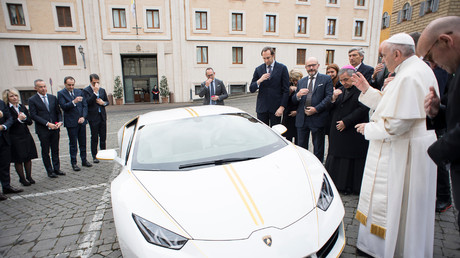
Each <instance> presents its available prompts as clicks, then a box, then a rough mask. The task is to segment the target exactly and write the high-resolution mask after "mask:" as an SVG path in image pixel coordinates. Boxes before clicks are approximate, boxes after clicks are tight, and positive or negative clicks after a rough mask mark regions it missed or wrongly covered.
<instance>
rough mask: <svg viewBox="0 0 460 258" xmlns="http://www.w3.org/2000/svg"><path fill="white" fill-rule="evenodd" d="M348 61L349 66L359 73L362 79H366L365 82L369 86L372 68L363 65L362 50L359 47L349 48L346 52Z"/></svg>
mask: <svg viewBox="0 0 460 258" xmlns="http://www.w3.org/2000/svg"><path fill="white" fill-rule="evenodd" d="M348 60H349V61H350V64H351V65H352V66H353V67H354V68H355V69H356V71H357V72H360V73H361V74H362V75H363V76H364V78H366V80H367V82H369V84H371V80H372V75H373V74H374V68H372V66H368V65H365V64H364V63H363V61H364V50H363V49H362V48H360V47H353V48H351V49H350V50H348Z"/></svg>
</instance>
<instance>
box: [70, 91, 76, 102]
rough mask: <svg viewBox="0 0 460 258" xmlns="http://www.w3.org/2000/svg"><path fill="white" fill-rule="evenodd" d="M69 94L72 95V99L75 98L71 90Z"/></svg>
mask: <svg viewBox="0 0 460 258" xmlns="http://www.w3.org/2000/svg"><path fill="white" fill-rule="evenodd" d="M70 96H71V97H72V100H74V99H75V95H73V91H71V92H70Z"/></svg>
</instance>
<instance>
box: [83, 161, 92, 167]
mask: <svg viewBox="0 0 460 258" xmlns="http://www.w3.org/2000/svg"><path fill="white" fill-rule="evenodd" d="M81 164H82V165H83V166H85V167H89V168H90V167H92V166H93V164H91V163H89V162H88V161H87V160H85V161H82V162H81Z"/></svg>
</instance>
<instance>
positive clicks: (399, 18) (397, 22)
mask: <svg viewBox="0 0 460 258" xmlns="http://www.w3.org/2000/svg"><path fill="white" fill-rule="evenodd" d="M401 21H402V10H400V11H398V20H397V21H396V24H400V23H401Z"/></svg>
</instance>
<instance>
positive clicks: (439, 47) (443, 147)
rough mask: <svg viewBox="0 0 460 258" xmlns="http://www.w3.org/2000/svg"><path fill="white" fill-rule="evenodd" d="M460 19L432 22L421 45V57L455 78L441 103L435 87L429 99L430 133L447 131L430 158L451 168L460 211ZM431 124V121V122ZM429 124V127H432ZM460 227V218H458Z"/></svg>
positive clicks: (432, 88)
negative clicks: (434, 130)
mask: <svg viewBox="0 0 460 258" xmlns="http://www.w3.org/2000/svg"><path fill="white" fill-rule="evenodd" d="M458 24H460V17H458V16H447V17H442V18H439V19H436V20H434V21H432V22H431V23H430V24H428V26H427V27H426V28H425V30H423V32H422V35H421V36H420V39H419V41H418V44H417V54H418V55H420V56H423V57H424V59H426V60H428V61H430V62H434V63H435V64H436V65H437V66H440V67H442V68H443V69H445V70H446V71H447V72H448V73H450V74H455V76H454V77H453V78H452V79H451V80H450V83H449V85H448V86H447V88H446V91H445V93H444V99H443V100H445V102H444V103H441V100H440V98H439V97H438V96H437V94H436V91H435V89H434V87H430V93H429V94H428V95H427V96H426V98H425V103H424V104H425V111H426V113H427V115H428V118H429V121H427V124H428V126H429V127H431V128H429V129H432V128H435V129H440V128H446V132H445V133H444V135H443V136H442V137H441V138H439V139H438V140H437V141H436V142H435V143H433V144H432V145H431V146H430V147H429V148H428V154H429V155H430V157H431V159H433V161H434V162H435V163H436V164H437V165H438V166H444V165H446V164H450V177H451V182H452V195H453V197H454V203H455V208H456V209H457V210H458V209H459V207H460V152H459V151H458V150H459V149H460V105H459V104H458V103H459V101H460V27H458ZM427 120H428V119H427ZM428 122H429V123H428ZM457 223H458V224H459V225H460V215H458V216H457Z"/></svg>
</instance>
